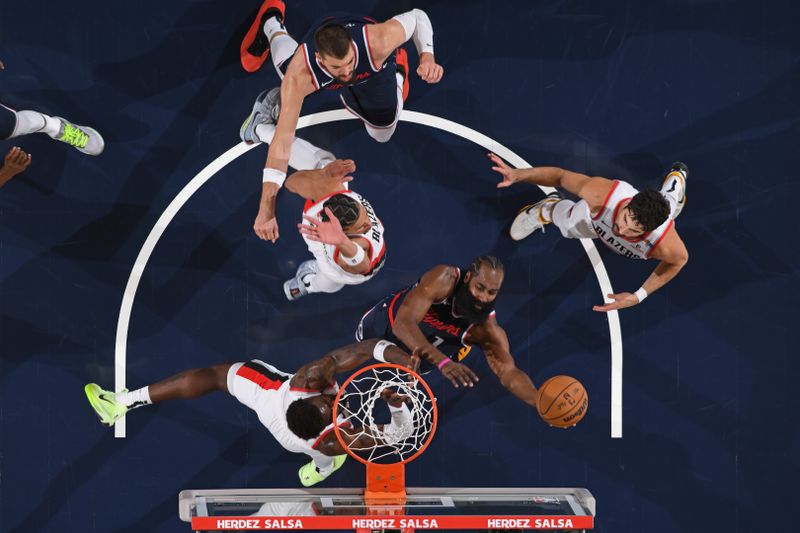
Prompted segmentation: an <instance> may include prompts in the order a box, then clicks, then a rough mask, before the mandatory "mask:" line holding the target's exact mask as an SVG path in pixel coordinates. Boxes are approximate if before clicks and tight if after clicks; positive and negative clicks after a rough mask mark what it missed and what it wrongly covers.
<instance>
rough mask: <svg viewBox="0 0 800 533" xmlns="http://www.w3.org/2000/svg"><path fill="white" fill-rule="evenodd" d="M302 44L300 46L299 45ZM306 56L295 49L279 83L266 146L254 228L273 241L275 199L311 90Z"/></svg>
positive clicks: (312, 88) (274, 233) (312, 89)
mask: <svg viewBox="0 0 800 533" xmlns="http://www.w3.org/2000/svg"><path fill="white" fill-rule="evenodd" d="M301 48H302V47H301ZM304 69H305V56H304V54H303V50H302V49H298V50H297V52H295V55H294V57H293V58H292V62H291V63H289V67H288V68H287V70H286V76H284V78H283V82H282V83H281V112H280V115H279V116H278V124H277V125H276V127H275V136H274V137H273V138H272V142H271V143H270V145H269V149H268V150H267V162H266V164H265V165H264V167H265V168H264V174H263V177H262V185H261V199H260V200H259V202H258V215H256V220H255V222H254V223H253V230H254V231H255V232H256V235H258V237H259V238H261V239H264V240H266V241H272V242H273V243H274V242H275V241H277V240H278V237H280V233H279V232H278V220H277V219H276V218H275V199H276V197H277V196H278V191H279V190H280V188H281V187H282V186H283V182H284V181H285V180H286V171H287V170H288V168H289V155H290V153H291V150H292V141H293V140H294V132H295V130H296V129H297V120H298V118H299V117H300V109H301V108H302V106H303V100H304V99H305V97H306V96H307V95H309V94H311V93H312V92H314V85H313V83H312V81H311V75H310V74H308V72H306V71H304Z"/></svg>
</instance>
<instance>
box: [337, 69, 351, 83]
mask: <svg viewBox="0 0 800 533" xmlns="http://www.w3.org/2000/svg"><path fill="white" fill-rule="evenodd" d="M334 78H335V79H336V81H338V82H339V83H341V84H342V85H349V84H351V83H353V82H354V81H355V80H356V71H355V70H354V71H353V73H352V74H351V75H350V77H349V78H347V79H345V78H342V77H339V76H334Z"/></svg>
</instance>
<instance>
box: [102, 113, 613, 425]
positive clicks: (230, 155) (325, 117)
mask: <svg viewBox="0 0 800 533" xmlns="http://www.w3.org/2000/svg"><path fill="white" fill-rule="evenodd" d="M355 118H356V117H354V116H353V115H351V114H350V113H348V112H347V111H346V110H344V109H337V110H333V111H323V112H321V113H314V114H311V115H306V116H304V117H301V118H300V120H299V121H298V123H297V129H298V130H299V129H302V128H305V127H308V126H314V125H318V124H326V123H328V122H338V121H340V120H355ZM400 121H401V122H411V123H414V124H421V125H423V126H429V127H432V128H436V129H440V130H443V131H446V132H448V133H452V134H453V135H457V136H459V137H461V138H463V139H466V140H468V141H472V142H473V143H475V144H477V145H479V146H481V147H483V148H484V149H486V150H489V151H491V152H494V153H496V154H497V155H499V156H500V157H502V158H503V159H505V160H506V161H508V162H509V163H511V164H512V165H513V166H515V167H517V168H520V167H529V166H531V165H529V164H528V163H527V162H526V161H525V160H524V159H522V158H521V157H519V156H518V155H517V154H515V153H514V152H512V151H511V150H509V149H508V148H506V147H505V146H503V145H502V144H500V143H498V142H497V141H495V140H493V139H491V138H489V137H487V136H486V135H483V134H482V133H479V132H477V131H475V130H473V129H471V128H468V127H466V126H463V125H461V124H458V123H457V122H453V121H451V120H447V119H443V118H440V117H437V116H434V115H428V114H426V113H418V112H416V111H408V110H404V111H403V112H402V114H401V115H400ZM256 146H260V144H254V145H247V144H245V143H239V144H238V145H236V146H234V147H233V148H231V149H229V150H228V151H226V152H225V153H224V154H222V155H220V156H219V157H217V158H216V159H215V160H214V161H212V162H211V163H210V164H209V165H208V166H207V167H205V168H204V169H203V170H201V171H200V172H199V173H198V174H197V175H196V176H195V177H193V178H192V179H191V180H190V181H189V183H187V184H186V186H185V187H184V188H183V189H181V191H180V192H179V193H178V194H177V195H176V196H175V198H174V199H173V200H172V202H170V204H169V205H168V206H167V208H166V209H165V210H164V212H163V213H162V214H161V216H160V217H159V218H158V221H156V223H155V225H154V226H153V229H152V230H150V234H149V235H148V236H147V239H146V240H145V242H144V244H143V245H142V249H141V250H139V255H138V256H137V257H136V261H135V262H134V264H133V269H132V270H131V274H130V277H129V278H128V284H127V285H126V286H125V292H124V293H123V295H122V304H121V305H120V311H119V320H118V321H117V338H116V344H115V350H114V390H115V391H120V390H122V389H124V388H125V373H126V358H127V353H126V348H127V344H128V326H129V324H130V318H131V312H132V310H133V302H134V299H135V297H136V290H137V289H138V287H139V282H140V281H141V279H142V274H143V273H144V269H145V267H146V266H147V262H148V261H149V260H150V256H151V255H152V253H153V250H154V249H155V247H156V244H158V241H159V239H160V238H161V236H162V235H163V234H164V231H165V230H166V229H167V226H169V224H170V222H172V219H173V218H175V215H176V214H177V213H178V211H180V209H181V208H182V207H183V206H184V204H186V202H187V201H189V198H191V197H192V195H193V194H194V193H195V192H197V190H198V189H200V187H202V186H203V184H205V182H207V181H208V180H209V179H211V178H212V177H213V176H214V175H215V174H216V173H217V172H219V171H220V170H222V169H223V168H224V167H225V166H226V165H227V164H228V163H230V162H231V161H233V160H234V159H236V158H237V157H239V156H240V155H242V154H244V153H246V152H248V151H249V150H251V149H253V148H255V147H256ZM540 189H542V191H544V192H545V194H547V193H549V192H552V191H554V190H555V189H553V188H552V187H540ZM581 244H582V245H583V248H584V250H586V254H587V255H588V256H589V261H590V262H591V263H592V268H593V269H594V273H595V277H597V282H598V283H599V284H600V290H601V291H602V292H603V299H604V300H605V299H606V298H605V295H606V294H611V293H613V292H614V291H613V290H612V289H611V280H610V279H609V277H608V273H607V272H606V269H605V266H604V265H603V261H602V259H601V258H600V255H599V254H598V253H597V248H595V246H594V243H593V242H592V241H591V239H581ZM606 314H607V315H608V329H609V335H610V338H611V437H612V438H620V437H622V330H621V328H620V323H619V314H618V312H617V311H611V312H609V313H606ZM125 434H126V428H125V417H122V418H120V419H119V420H118V421H117V423H116V424H115V425H114V436H115V437H117V438H124V437H125Z"/></svg>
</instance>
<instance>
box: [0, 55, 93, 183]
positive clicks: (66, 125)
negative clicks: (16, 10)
mask: <svg viewBox="0 0 800 533" xmlns="http://www.w3.org/2000/svg"><path fill="white" fill-rule="evenodd" d="M5 68H6V67H5V65H4V64H3V62H2V61H0V70H4V69H5ZM31 133H45V134H47V136H48V137H50V138H51V139H54V140H56V141H61V142H63V143H66V144H69V145H70V146H72V147H74V148H76V149H77V150H79V151H80V152H83V153H84V154H88V155H100V154H101V153H102V152H103V148H105V143H104V141H103V138H102V137H101V136H100V134H99V133H97V131H95V130H94V129H92V128H89V127H88V126H77V125H75V124H72V123H71V122H69V121H67V120H66V119H63V118H61V117H51V116H50V115H45V114H44V113H40V112H39V111H31V110H28V109H23V110H20V111H15V110H13V109H11V108H10V107H6V106H4V105H3V104H1V103H0V139H13V138H15V137H21V136H22V135H29V134H31ZM31 161H32V157H31V155H30V154H28V153H26V152H25V151H24V150H22V149H21V148H20V147H18V146H14V147H12V148H11V150H9V151H8V153H7V154H6V156H5V158H4V159H3V166H2V167H0V187H2V186H3V185H5V184H6V182H8V180H10V179H11V178H13V177H14V176H16V175H17V174H19V173H20V172H22V171H24V170H25V169H26V168H28V166H29V165H30V164H31Z"/></svg>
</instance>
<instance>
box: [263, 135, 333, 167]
mask: <svg viewBox="0 0 800 533" xmlns="http://www.w3.org/2000/svg"><path fill="white" fill-rule="evenodd" d="M256 136H257V137H258V140H259V141H261V142H262V143H265V144H270V143H271V142H272V138H273V137H275V125H274V124H259V125H258V126H256ZM335 160H336V156H334V155H333V154H332V153H330V152H328V151H327V150H322V149H321V148H317V147H316V146H314V145H313V144H311V143H310V142H308V141H306V140H305V139H301V138H300V137H295V138H294V141H292V153H291V155H290V156H289V166H290V167H292V168H293V169H295V170H314V169H317V168H322V167H324V166H325V165H327V164H328V163H330V162H331V161H335Z"/></svg>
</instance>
